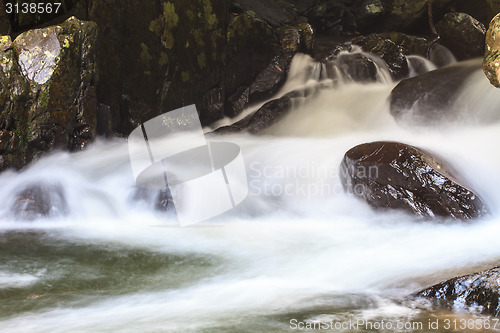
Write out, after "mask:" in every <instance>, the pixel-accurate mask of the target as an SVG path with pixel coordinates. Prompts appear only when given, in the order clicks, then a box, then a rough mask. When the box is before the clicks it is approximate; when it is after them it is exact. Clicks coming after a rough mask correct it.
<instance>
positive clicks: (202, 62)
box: [198, 52, 207, 69]
mask: <svg viewBox="0 0 500 333" xmlns="http://www.w3.org/2000/svg"><path fill="white" fill-rule="evenodd" d="M198 65H199V66H200V68H201V69H204V68H205V67H206V66H207V57H206V56H205V52H201V54H200V55H199V56H198Z"/></svg>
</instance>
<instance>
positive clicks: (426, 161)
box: [340, 142, 487, 220]
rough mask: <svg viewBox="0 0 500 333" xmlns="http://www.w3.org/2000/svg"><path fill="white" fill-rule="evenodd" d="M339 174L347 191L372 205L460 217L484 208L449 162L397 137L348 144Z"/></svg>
mask: <svg viewBox="0 0 500 333" xmlns="http://www.w3.org/2000/svg"><path fill="white" fill-rule="evenodd" d="M340 178H341V182H342V185H343V187H344V189H345V190H346V191H348V192H350V193H354V194H355V195H356V196H357V197H359V198H361V199H363V200H365V201H366V202H368V203H369V204H370V205H371V206H373V207H374V208H391V209H401V210H405V211H408V212H411V213H413V214H415V215H418V216H422V217H426V218H434V217H438V216H441V217H451V218H454V219H463V220H467V219H472V218H477V217H481V216H483V215H485V214H486V213H487V209H486V206H485V205H484V204H483V202H482V201H481V199H480V198H479V197H478V196H477V195H476V194H475V193H474V192H472V191H471V190H470V189H468V188H467V187H466V186H465V185H464V184H463V181H461V180H459V179H458V176H457V175H456V174H454V172H453V171H452V170H451V169H450V167H449V166H448V165H446V164H445V163H444V162H442V161H439V160H438V159H437V158H435V157H434V156H432V155H431V154H429V153H428V152H425V151H423V150H421V149H418V148H416V147H413V146H409V145H406V144H403V143H399V142H372V143H365V144H362V145H359V146H356V147H354V148H352V149H350V150H349V151H348V152H347V153H346V154H345V156H344V159H343V160H342V163H341V173H340Z"/></svg>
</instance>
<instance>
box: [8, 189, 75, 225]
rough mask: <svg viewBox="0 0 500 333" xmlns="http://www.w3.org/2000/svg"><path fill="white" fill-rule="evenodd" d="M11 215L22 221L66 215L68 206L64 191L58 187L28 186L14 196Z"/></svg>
mask: <svg viewBox="0 0 500 333" xmlns="http://www.w3.org/2000/svg"><path fill="white" fill-rule="evenodd" d="M12 213H13V214H14V216H15V217H16V218H19V219H23V220H35V219H37V218H42V217H56V216H63V215H66V214H67V213H68V205H67V203H66V197H65V195H64V190H63V188H62V187H61V186H60V185H48V184H32V185H29V186H27V187H26V188H25V189H24V190H22V191H20V192H19V193H17V194H16V198H15V201H14V204H13V205H12Z"/></svg>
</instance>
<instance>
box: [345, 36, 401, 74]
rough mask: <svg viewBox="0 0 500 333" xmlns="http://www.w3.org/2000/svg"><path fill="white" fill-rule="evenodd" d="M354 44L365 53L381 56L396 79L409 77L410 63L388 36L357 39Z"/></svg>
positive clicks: (399, 47)
mask: <svg viewBox="0 0 500 333" xmlns="http://www.w3.org/2000/svg"><path fill="white" fill-rule="evenodd" d="M352 42H353V44H356V45H359V46H361V48H362V49H363V51H365V52H370V53H373V54H376V55H378V56H380V57H381V58H382V59H383V60H384V61H385V63H386V64H387V66H388V67H389V70H390V71H391V75H392V76H393V78H394V79H402V78H403V77H405V76H407V75H408V73H409V69H408V63H407V61H406V57H405V54H404V51H403V48H402V47H401V46H399V45H396V43H394V42H393V41H392V40H390V39H389V38H386V36H383V35H378V34H371V35H368V36H362V37H359V38H356V39H354V40H353V41H352Z"/></svg>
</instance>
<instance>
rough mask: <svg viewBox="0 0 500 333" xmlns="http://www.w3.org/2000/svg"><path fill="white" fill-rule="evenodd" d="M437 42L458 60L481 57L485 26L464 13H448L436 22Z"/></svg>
mask: <svg viewBox="0 0 500 333" xmlns="http://www.w3.org/2000/svg"><path fill="white" fill-rule="evenodd" d="M436 30H437V32H438V34H439V36H440V37H441V39H440V40H439V43H440V44H442V45H444V46H446V47H447V48H448V49H450V51H451V52H453V54H454V55H455V56H456V57H457V59H459V60H464V59H471V58H475V57H481V56H482V55H483V54H484V40H485V34H486V28H485V27H484V25H483V24H482V23H481V22H479V21H478V20H476V19H475V18H473V17H472V16H470V15H468V14H464V13H448V14H446V15H445V16H444V17H443V19H442V20H441V21H439V22H438V24H436Z"/></svg>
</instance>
